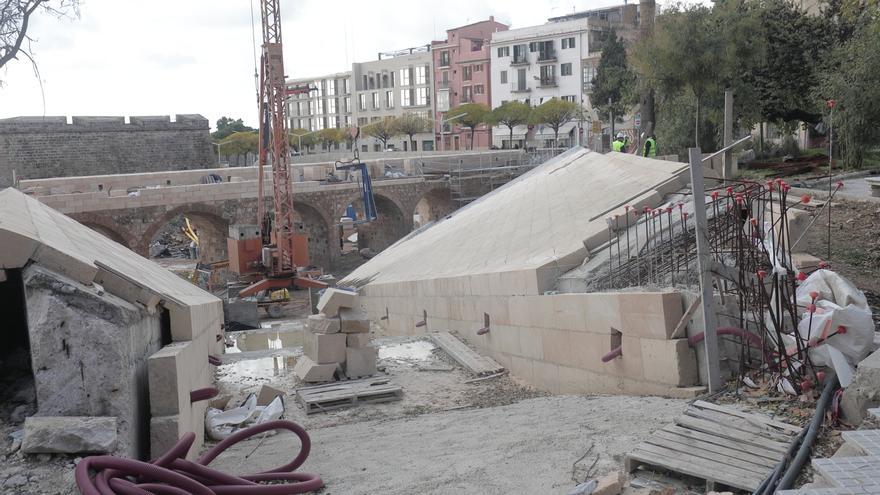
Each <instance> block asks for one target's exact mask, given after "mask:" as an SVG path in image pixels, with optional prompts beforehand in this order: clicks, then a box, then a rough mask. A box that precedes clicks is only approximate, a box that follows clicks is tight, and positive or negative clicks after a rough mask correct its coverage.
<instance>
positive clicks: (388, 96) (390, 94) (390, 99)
mask: <svg viewBox="0 0 880 495" xmlns="http://www.w3.org/2000/svg"><path fill="white" fill-rule="evenodd" d="M385 108H394V91H386V92H385Z"/></svg>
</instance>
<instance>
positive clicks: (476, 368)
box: [431, 332, 504, 375]
mask: <svg viewBox="0 0 880 495" xmlns="http://www.w3.org/2000/svg"><path fill="white" fill-rule="evenodd" d="M431 340H433V341H434V343H435V344H437V345H438V346H439V347H440V348H441V349H443V350H444V351H445V352H446V353H447V354H449V356H450V357H452V359H454V360H455V361H456V362H457V363H458V364H460V365H462V366H464V367H465V368H467V369H469V370H470V371H471V372H472V373H475V374H477V375H484V374H491V373H499V372H501V371H504V367H503V366H501V365H500V364H498V363H497V362H495V360H494V359H492V358H489V357H486V356H481V355H479V354H477V353H476V352H474V351H473V350H472V349H471V348H470V347H468V346H467V345H465V343H464V342H462V341H460V340H458V339H457V338H456V337H455V336H453V335H452V334H450V333H449V332H435V333H432V334H431Z"/></svg>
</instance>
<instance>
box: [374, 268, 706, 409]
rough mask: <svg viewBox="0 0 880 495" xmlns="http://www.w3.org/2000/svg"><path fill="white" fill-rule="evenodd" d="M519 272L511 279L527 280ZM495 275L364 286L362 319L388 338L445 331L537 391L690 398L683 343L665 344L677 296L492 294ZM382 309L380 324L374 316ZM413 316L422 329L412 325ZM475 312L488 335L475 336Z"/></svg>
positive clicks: (691, 380)
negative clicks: (610, 356) (611, 355)
mask: <svg viewBox="0 0 880 495" xmlns="http://www.w3.org/2000/svg"><path fill="white" fill-rule="evenodd" d="M526 272H527V271H526ZM526 272H522V274H520V275H522V277H521V278H524V279H526V278H528V277H525V276H524V275H525V273H526ZM502 275H510V274H489V275H475V276H472V277H463V278H453V279H435V280H421V281H416V282H404V283H397V284H393V283H389V284H368V285H366V286H365V287H362V288H361V289H360V291H361V294H362V297H361V300H362V303H363V304H364V306H365V308H366V310H367V311H368V313H369V315H370V317H371V319H373V320H374V321H377V322H380V324H382V325H383V326H384V328H385V329H386V331H388V332H389V333H391V334H399V335H418V334H423V333H424V332H425V331H426V328H427V332H431V331H441V330H454V331H456V332H457V333H458V335H459V336H460V337H462V338H464V339H465V340H467V341H468V342H469V343H470V344H472V345H474V346H476V347H477V348H478V349H479V350H480V351H481V352H484V353H486V354H488V355H491V356H492V357H493V358H494V359H495V360H497V361H498V362H499V363H500V364H502V365H503V366H505V367H506V368H508V369H510V370H511V372H512V373H513V375H514V376H516V377H518V378H521V379H523V380H525V381H526V382H528V383H530V384H532V385H533V386H535V387H538V388H540V389H543V390H548V391H551V392H554V393H612V394H646V395H664V396H690V395H692V394H693V393H694V391H695V389H694V388H692V386H694V385H697V382H698V377H697V362H696V356H695V352H694V350H693V349H691V348H690V347H689V346H688V344H687V340H686V339H675V340H670V334H671V333H672V330H673V329H674V328H675V326H676V324H677V323H678V321H679V320H680V319H681V316H682V314H683V311H684V308H683V302H682V298H681V296H680V294H678V293H677V292H621V293H589V294H557V295H502V294H499V293H500V292H502V291H503V290H509V284H510V283H511V277H509V276H508V277H503V276H502ZM514 278H515V277H514ZM531 278H534V272H532V277H531ZM493 279H494V280H496V285H497V283H501V281H502V280H506V282H505V285H506V286H507V287H508V288H501V287H498V288H497V289H498V290H492V288H493V283H492V280H493ZM520 285H522V287H521V289H522V291H521V292H520V293H522V294H527V293H528V292H529V290H528V289H529V288H528V282H526V281H523V282H522V283H521V284H520ZM493 292H495V294H493ZM386 309H387V314H388V319H387V320H384V321H383V320H380V318H381V317H383V316H385V314H386ZM423 312H426V313H427V315H428V318H427V326H426V328H425V327H422V328H416V327H415V324H416V322H418V321H420V320H422V317H423ZM484 314H488V315H489V320H490V328H491V331H490V332H489V333H488V334H486V335H484V336H478V335H477V334H476V331H477V330H478V329H479V328H480V327H482V326H483V318H484ZM618 332H619V334H618ZM617 342H620V344H621V345H622V349H623V355H622V356H621V357H618V358H616V359H614V360H612V361H610V362H608V363H603V362H602V360H601V358H602V356H604V355H605V354H606V353H608V352H609V351H610V350H611V349H612V348H613V347H614V346H615V345H616V344H617Z"/></svg>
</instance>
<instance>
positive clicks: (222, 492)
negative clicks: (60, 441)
mask: <svg viewBox="0 0 880 495" xmlns="http://www.w3.org/2000/svg"><path fill="white" fill-rule="evenodd" d="M272 430H288V431H291V432H293V433H294V434H296V436H298V437H299V439H300V442H301V444H302V445H301V446H300V450H299V453H298V454H297V456H296V457H294V458H293V460H292V461H290V462H289V463H287V464H284V465H283V466H279V467H276V468H274V469H270V470H269V471H264V472H262V473H257V474H249V475H242V476H233V475H231V474H227V473H224V472H221V471H217V470H215V469H211V468H209V467H208V464H210V463H211V461H213V460H214V459H216V458H217V456H218V455H220V454H221V453H223V451H225V450H226V449H228V448H229V447H231V446H233V445H235V444H237V443H238V442H240V441H242V440H244V439H247V438H250V437H252V436H254V435H257V434H259V433H264V432H266V431H272ZM195 438H196V435H195V433H187V434H185V435H184V436H183V437H181V439H180V440H179V441H178V442H177V444H175V445H174V446H173V447H172V448H171V449H170V450H169V451H168V452H166V453H165V454H163V455H162V456H161V457H159V458H158V459H156V460H154V461H152V462H143V461H137V460H134V459H124V458H121V457H113V456H108V455H102V456H92V457H86V458H85V459H83V460H82V461H80V462H79V464H77V466H76V471H75V475H76V486H77V488H79V490H80V493H82V495H151V494H156V495H187V494H193V495H287V494H293V493H306V492H311V491H314V490H317V489H319V488H321V487H323V486H324V482H323V481H322V480H321V478H320V477H318V475H316V474H309V473H296V472H294V471H295V470H296V469H297V468H298V467H300V466H302V464H303V463H304V462H305V460H306V458H307V457H308V456H309V451H310V450H311V445H312V444H311V440H310V439H309V435H308V433H306V431H305V430H304V429H303V428H302V427H301V426H300V425H298V424H296V423H294V422H292V421H284V420H277V421H269V422H266V423H261V424H258V425H254V426H251V427H249V428H245V429H243V430H240V431H237V432H235V433H233V434H232V435H230V436H229V437H228V438H226V439H225V440H223V441H222V442H220V443H218V444H217V445H215V446H214V447H213V448H211V449H210V450H208V451H207V452H205V454H204V455H202V456H201V457H199V458H198V459H196V461H195V462H193V461H188V460H186V454H187V452H189V450H190V448H191V447H192V444H193V441H194V440H195ZM93 471H94V472H95V476H94V477H92V475H91V474H92V472H93ZM270 481H271V482H282V483H276V484H271V485H264V484H260V482H270Z"/></svg>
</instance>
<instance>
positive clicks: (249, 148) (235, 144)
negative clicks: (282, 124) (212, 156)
mask: <svg viewBox="0 0 880 495" xmlns="http://www.w3.org/2000/svg"><path fill="white" fill-rule="evenodd" d="M259 142H260V137H259V135H257V133H256V132H253V131H244V132H235V133H232V134H230V135H228V136H226V138H225V139H223V140H222V141H220V146H219V151H220V154H221V155H226V156H231V155H244V154H247V153H257V151H258V148H259Z"/></svg>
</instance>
